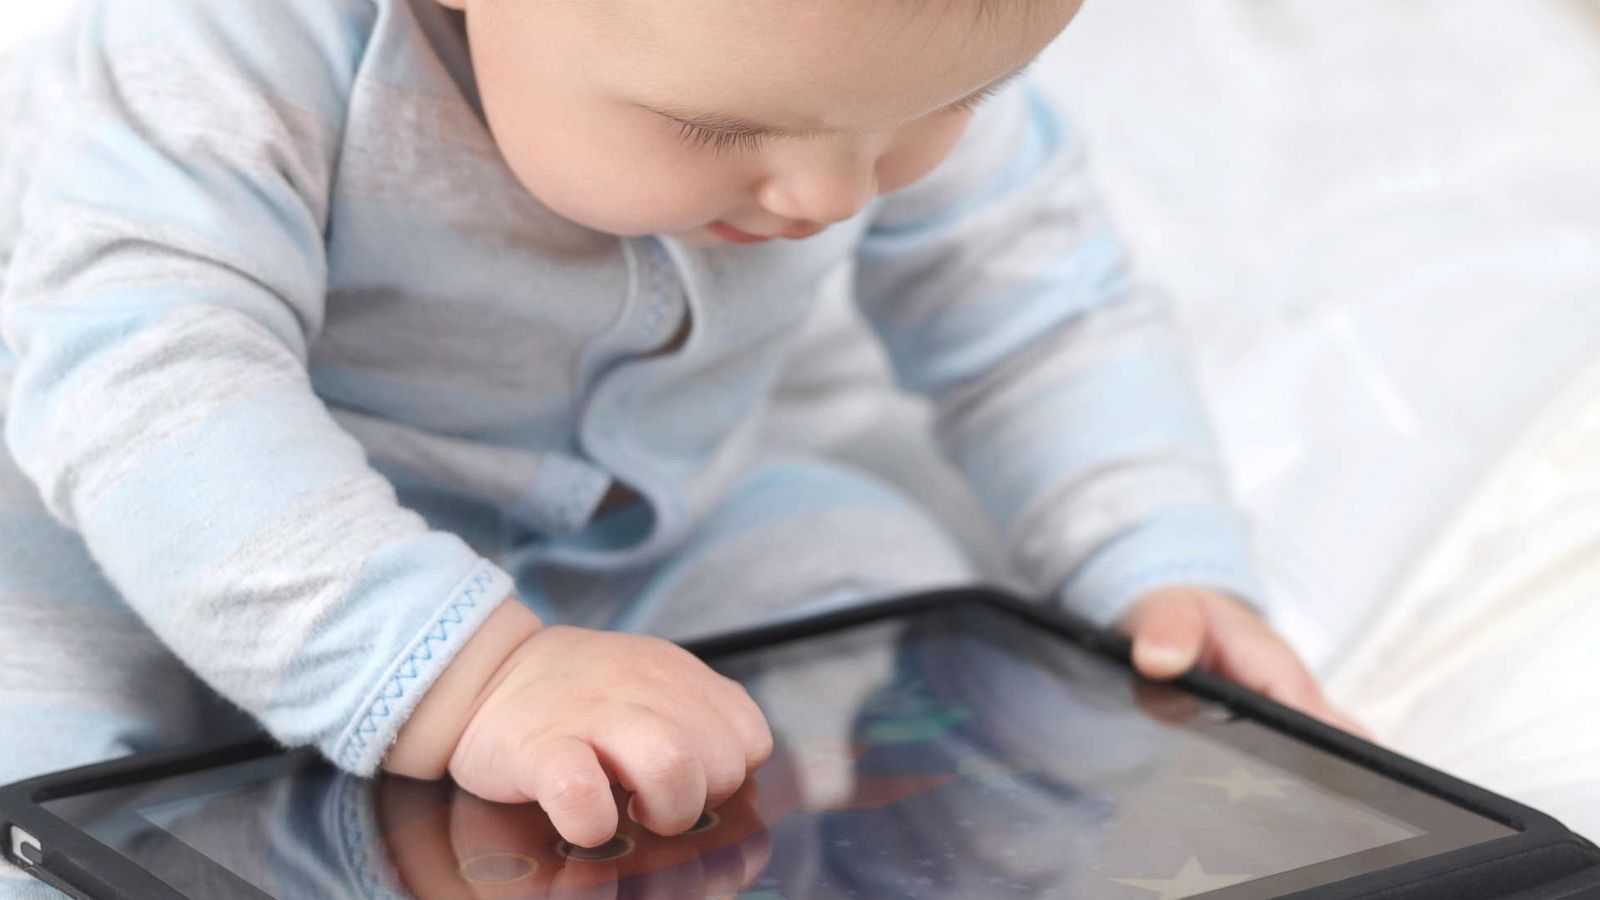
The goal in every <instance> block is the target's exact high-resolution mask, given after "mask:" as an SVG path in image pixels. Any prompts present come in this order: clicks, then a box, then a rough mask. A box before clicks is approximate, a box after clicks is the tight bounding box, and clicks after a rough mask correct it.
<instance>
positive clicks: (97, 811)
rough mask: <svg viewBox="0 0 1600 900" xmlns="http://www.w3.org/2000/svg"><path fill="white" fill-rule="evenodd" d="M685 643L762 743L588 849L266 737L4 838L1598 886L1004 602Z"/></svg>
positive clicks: (555, 891) (899, 880) (584, 884)
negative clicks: (724, 784)
mask: <svg viewBox="0 0 1600 900" xmlns="http://www.w3.org/2000/svg"><path fill="white" fill-rule="evenodd" d="M691 649H694V650H695V651H696V652H698V653H700V654H701V655H702V656H703V657H704V658H705V659H707V660H708V661H709V662H710V663H711V664H712V665H713V666H714V667H715V668H717V669H718V670H720V671H722V672H724V673H726V674H728V675H729V676H731V677H733V678H736V679H738V680H739V681H741V682H743V683H744V684H745V685H746V686H748V687H749V689H750V691H751V693H752V694H753V696H755V698H756V699H757V701H758V702H759V703H760V704H761V706H762V708H763V709H764V710H765V712H766V714H767V716H768V719H769V721H770V723H771V725H772V728H773V733H774V736H775V738H776V749H775V752H774V755H773V759H772V760H771V762H769V763H768V764H767V765H766V766H764V767H763V768H762V769H760V770H759V771H758V772H757V773H756V774H755V775H754V776H753V777H752V779H751V780H750V782H748V783H747V784H746V786H745V788H744V789H742V790H741V791H740V793H739V794H738V795H736V796H735V797H734V798H733V799H731V800H729V801H728V802H727V803H725V804H723V805H722V806H720V807H718V808H717V809H715V810H712V811H710V812H708V813H707V814H706V815H705V816H703V817H702V818H701V820H700V822H698V823H697V824H696V826H695V827H694V828H693V829H691V831H690V832H689V833H687V834H684V835H679V836H675V837H671V838H663V837H659V836H656V835H652V834H650V833H648V832H646V831H644V830H643V829H640V828H638V827H637V826H634V825H632V824H628V823H625V824H624V826H623V827H622V829H621V830H620V832H619V834H618V836H617V837H616V838H615V839H614V840H613V841H612V842H611V843H609V844H607V845H605V846H603V847H600V848H595V849H592V850H586V849H584V848H576V847H572V846H571V845H567V844H565V843H564V842H562V841H561V840H560V839H559V836H558V835H557V834H556V833H555V832H554V831H553V830H552V829H551V828H550V825H549V822H548V820H546V819H545V817H544V816H543V814H542V812H541V811H540V810H539V808H538V806H537V805H534V804H522V805H512V804H494V803H488V802H486V801H482V800H480V799H478V798H476V797H473V796H472V795H470V794H467V793H466V792H464V791H461V790H459V789H458V788H456V787H455V786H454V785H452V784H451V783H450V782H449V781H448V780H445V781H439V782H421V781H414V780H411V779H406V778H400V777H394V776H380V777H378V778H375V779H361V778H356V777H353V776H350V775H348V774H345V773H341V772H339V771H337V770H335V769H333V768H332V767H331V766H329V765H327V764H326V763H325V762H324V761H323V760H322V759H321V758H320V756H318V755H317V754H316V753H315V752H314V751H313V750H311V749H310V748H300V749H298V750H292V751H286V750H283V749H282V748H279V747H278V746H276V745H275V744H274V743H273V742H272V741H271V740H269V739H267V738H265V737H261V738H257V739H254V740H250V741H245V742H235V743H230V744H228V745H226V746H212V747H207V748H201V749H198V750H189V751H179V752H171V753H163V754H155V755H146V756H136V757H129V758H126V759H123V760H117V761H113V762H110V763H103V764H99V765H96V766H89V767H85V768H82V769H78V770H73V771H70V772H65V773H59V774H56V775H51V776H45V777H42V778H36V779H31V780H29V781H27V782H21V783H19V784H17V785H13V786H11V787H9V788H6V789H4V791H0V823H3V824H4V829H5V830H4V833H5V836H6V837H5V842H4V846H5V849H6V851H7V852H8V855H9V857H10V858H11V859H12V860H14V861H15V862H17V863H18V864H20V865H23V866H25V867H27V868H28V869H29V870H30V871H31V872H33V873H34V874H35V875H36V876H38V877H40V878H42V879H44V880H47V881H49V882H50V883H52V884H54V885H56V886H57V887H58V888H61V889H62V890H64V891H66V892H67V893H69V894H70V895H72V896H75V897H87V898H92V900H135V898H136V900H158V898H159V900H178V898H193V900H240V898H247V900H264V898H271V900H300V898H325V900H340V898H407V900H442V898H451V900H456V898H480V897H482V898H488V897H495V898H501V897H505V898H510V897H517V898H524V897H525V898H540V897H569V898H579V897H581V898H593V897H604V898H608V900H610V898H622V897H650V898H655V897H664V898H689V897H711V896H716V897H728V896H735V895H737V896H739V897H743V898H748V900H798V898H933V900H943V898H951V900H954V898H985V900H988V898H1011V897H1018V898H1020V897H1030V898H1034V897H1040V898H1074V900H1177V898H1185V897H1204V898H1208V900H1254V898H1271V897H1285V896H1292V897H1306V898H1346V897H1363V896H1376V895H1378V894H1380V893H1381V895H1382V896H1383V897H1385V898H1396V900H1398V898H1433V897H1438V898H1446V897H1448V898H1470V897H1510V896H1516V895H1519V892H1522V893H1521V894H1520V896H1522V897H1528V898H1533V897H1538V898H1546V897H1557V896H1560V897H1567V896H1580V893H1578V891H1581V890H1583V887H1582V886H1583V884H1585V883H1587V884H1590V885H1593V884H1596V883H1600V880H1596V879H1591V880H1589V881H1588V882H1584V879H1586V878H1589V877H1590V876H1591V875H1592V874H1594V873H1596V872H1600V868H1597V866H1600V851H1597V849H1596V848H1595V846H1594V845H1593V844H1591V843H1590V842H1589V841H1587V840H1585V839H1584V838H1582V837H1580V836H1578V835H1575V834H1573V833H1571V832H1569V831H1568V830H1566V829H1565V828H1563V827H1562V826H1561V825H1560V824H1559V823H1558V822H1556V821H1555V820H1553V819H1551V818H1550V817H1548V816H1545V815H1543V814H1541V813H1539V812H1537V811H1535V810H1532V809H1529V808H1527V807H1525V806H1521V805H1518V804H1516V803H1513V802H1511V801H1509V800H1507V799H1505V798H1501V797H1498V796H1495V795H1493V794H1490V793H1489V792H1487V791H1484V790H1482V789H1480V788H1477V787H1474V786H1472V785H1469V784H1466V783H1463V782H1461V781H1459V780H1456V779H1454V778H1451V777H1449V776H1447V775H1445V774H1443V773H1440V772H1437V771H1434V770H1431V769H1428V768H1426V767H1424V766H1422V765H1420V764H1418V763H1416V762H1414V761H1411V760H1407V759H1404V758H1402V757H1400V756H1397V755H1395V754H1393V753H1390V752H1388V751H1385V750H1382V749H1380V748H1378V747H1375V746H1372V745H1370V744H1367V743H1365V742H1363V741H1361V740H1359V739H1356V738H1354V737H1351V736H1349V735H1346V734H1344V733H1342V732H1339V731H1336V730H1333V729H1331V728H1328V727H1326V726H1324V725H1322V724H1320V723H1318V722H1316V721H1314V720H1312V719H1310V718H1308V717H1305V716H1303V715H1300V714H1298V713H1295V712H1293V711H1291V710H1289V709H1287V708H1285V707H1282V706H1280V705H1278V704H1276V703H1274V702H1272V701H1270V700H1268V699H1266V698H1264V697H1261V696H1259V695H1256V694H1253V693H1251V692H1249V691H1246V690H1243V689H1242V688H1239V687H1237V686H1235V685H1233V684H1231V683H1229V682H1226V681H1224V680H1222V679H1219V678H1216V677H1213V676H1210V675H1207V674H1205V673H1190V674H1189V675H1186V676H1185V677H1184V678H1182V679H1180V680H1178V681H1176V682H1169V683H1155V682H1150V681H1145V680H1143V679H1140V678H1138V677H1136V676H1135V675H1134V674H1133V672H1132V670H1131V668H1130V666H1129V662H1128V649H1129V648H1128V643H1127V641H1126V639H1124V638H1122V637H1120V636H1118V635H1114V634H1111V633H1108V632H1105V631H1101V630H1098V629H1095V628H1093V627H1090V626H1089V625H1087V624H1086V623H1084V622H1082V621H1079V620H1076V619H1074V618H1072V617H1070V616H1067V615H1064V614H1062V613H1059V612H1055V611H1051V610H1049V609H1047V608H1045V607H1043V606H1040V605H1036V604H1031V603H1028V602H1025V601H1021V600H1018V599H1015V598H1012V597H1010V596H1007V595H1005V594H1002V593H1000V592H997V591H991V590H961V591H948V592H941V593H937V594H928V595H919V596H916V597H909V598H900V599H897V600H893V601H889V602H885V603H880V604H876V605H873V606H870V607H866V608H861V609H853V610H849V611H845V612H840V613H834V614H831V615H827V616H823V617H819V618H814V619H807V620H803V621H797V622H791V623H788V624H782V625H777V626H772V627H768V628H765V629H760V630H757V631H752V632H746V633H743V634H739V635H733V636H729V637H725V638H720V639H714V640H711V641H707V642H702V643H700V644H698V645H695V646H694V647H692V648H691ZM625 799H626V798H625V797H622V796H620V794H619V797H618V802H619V804H620V803H622V802H623V801H625ZM624 819H625V817H624ZM1560 883H1566V884H1568V885H1577V886H1578V887H1577V888H1576V889H1575V890H1574V891H1570V892H1567V893H1555V892H1552V890H1553V889H1550V888H1548V886H1549V885H1552V884H1560ZM1541 885H1544V886H1546V887H1544V888H1541V887H1540V886H1541ZM1541 891H1542V892H1541Z"/></svg>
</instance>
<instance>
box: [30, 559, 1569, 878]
mask: <svg viewBox="0 0 1600 900" xmlns="http://www.w3.org/2000/svg"><path fill="white" fill-rule="evenodd" d="M973 602H976V603H986V604H991V605H995V606H999V607H1001V608H1003V609H1006V610H1009V611H1011V612H1013V613H1015V614H1017V615H1019V616H1021V617H1022V618H1024V619H1027V620H1029V621H1031V622H1034V623H1036V624H1038V625H1040V626H1042V627H1044V628H1046V629H1048V630H1050V631H1052V632H1055V633H1057V634H1059V635H1061V636H1063V637H1064V638H1066V639H1068V640H1071V641H1073V642H1075V643H1078V644H1079V645H1081V646H1083V647H1084V648H1085V649H1088V650H1090V651H1092V652H1097V653H1101V654H1104V655H1107V656H1110V657H1112V658H1115V659H1117V660H1118V661H1120V662H1121V663H1123V664H1124V665H1130V651H1131V647H1130V644H1129V642H1128V639H1127V638H1125V637H1123V636H1121V635H1119V634H1115V633H1112V632H1108V631H1105V630H1103V629H1099V628H1096V627H1094V626H1092V625H1090V624H1088V623H1087V622H1085V621H1083V620H1081V619H1079V618H1077V617H1074V616H1072V615H1070V614H1067V613H1064V612H1061V611H1059V610H1055V609H1053V608H1047V607H1045V606H1043V605H1042V604H1036V603H1028V602H1026V601H1022V600H1018V599H1016V598H1015V597H1012V596H1010V595H1008V594H1005V593H1002V592H1000V591H997V590H991V589H985V588H963V589H957V590H950V591H939V592H934V593H928V594H918V595H914V596H908V597H901V598H896V599H892V600H888V601H883V602H880V603H875V604H871V605H867V606H862V607H858V608H854V609H848V610H843V611H839V612H834V613H830V614H826V615H822V616H817V617H814V618H809V619H805V620H802V621H797V622H793V623H787V624H782V625H776V626H769V627H765V628H757V629H753V630H750V631H745V632H740V633H738V634H732V635H727V636H724V637H718V638H712V639H710V640H705V641H700V642H697V643H694V644H691V645H689V649H691V650H693V651H694V652H695V653H697V654H698V655H700V656H702V657H706V658H708V659H709V658H714V657H717V656H720V655H722V654H726V653H734V652H740V651H744V650H750V649H755V648H759V647H762V646H765V645H768V644H774V643H779V642H785V641H790V640H797V639H800V638H804V637H811V636H814V635H818V634H821V633H824V632H828V631H833V630H836V629H839V628H846V627H849V626H852V625H858V624H863V623H866V622H871V621H874V620H877V619H882V618H887V617H891V616H897V615H903V614H906V613H912V612H918V611H923V610H927V609H931V608H935V607H939V606H944V605H949V604H955V603H973ZM1175 683H1176V684H1178V685H1180V686H1182V687H1185V688H1187V689H1189V690H1190V691H1192V692H1193V693H1195V694H1197V695H1200V696H1202V697H1205V698H1208V699H1211V700H1215V701H1219V702H1222V703H1225V704H1227V705H1228V706H1230V707H1232V708H1233V709H1234V710H1235V711H1237V712H1239V713H1242V714H1244V715H1247V716H1249V717H1250V718H1253V719H1256V720H1258V721H1261V722H1264V723H1267V724H1270V725H1272V726H1274V727H1275V728H1277V729H1278V730H1280V731H1282V732H1284V733H1286V734H1289V735H1291V736H1293V737H1296V738H1298V739H1300V740H1302V741H1305V742H1306V743H1309V744H1312V745H1314V746H1316V747H1319V748H1321V749H1323V750H1326V751H1328V752H1330V753H1332V754H1334V755H1336V756H1339V757H1342V758H1344V759H1347V760H1350V761H1352V762H1354V763H1356V764H1358V765H1362V766H1364V767H1366V768H1368V769H1371V770H1372V771H1375V772H1378V773H1380V774H1382V775H1384V776H1387V777H1388V778H1391V779H1393V780H1395V781H1399V782H1402V783H1404V784H1407V785H1409V786H1411V787H1414V788H1416V789H1418V790H1421V791H1424V792H1426V793H1429V794H1433V795H1434V796H1437V797H1440V798H1443V799H1445V800H1448V801H1450V802H1452V803H1455V804H1457V805H1459V806H1462V807H1465V808H1467V809H1469V810H1472V811H1473V812H1476V813H1478V814H1480V815H1483V816H1486V817H1488V818H1489V819H1492V820H1494V821H1497V822H1500V823H1501V824H1504V825H1507V826H1509V827H1511V828H1514V829H1516V830H1517V831H1518V832H1519V833H1518V834H1515V835H1511V836H1508V837H1504V838H1499V839H1496V840H1493V841H1489V842H1487V843H1484V844H1480V845H1478V846H1473V847H1466V848H1462V849H1459V850H1454V851H1451V852H1448V853H1442V854H1439V855H1436V856H1432V857H1428V858H1426V859H1421V860H1415V861H1413V862H1409V863H1404V864H1401V865H1399V866H1395V867H1393V868H1390V869H1387V870H1385V871H1383V872H1379V873H1374V874H1370V875H1363V876H1359V877H1356V878H1352V879H1348V880H1346V881H1342V882H1339V883H1337V884H1332V885H1325V886H1323V887H1318V888H1312V889H1309V890H1305V891H1298V892H1296V893H1294V894H1291V895H1288V896H1289V897H1291V898H1293V900H1354V898H1374V900H1377V898H1381V900H1578V898H1584V900H1589V898H1595V900H1600V848H1597V847H1596V846H1595V845H1594V844H1593V843H1591V842H1590V841H1588V840H1586V839H1585V838H1583V837H1582V836H1580V835H1577V834H1575V833H1573V832H1571V831H1569V830H1568V829H1567V828H1565V827H1564V826H1562V825H1561V823H1559V822H1557V821H1556V820H1555V819H1553V818H1551V817H1550V816H1547V815H1545V814H1544V813H1541V812H1539V811H1537V810H1534V809H1531V808H1529V807H1526V806H1523V805H1521V804H1518V803H1515V802H1513V801H1511V800H1509V799H1506V798H1504V797H1501V796H1498V795H1496V794H1493V793H1490V792H1489V791H1486V790H1484V789H1483V788H1480V787H1477V786H1475V785H1472V784H1469V783H1467V782H1464V781H1461V780H1460V779H1457V778H1454V777H1452V776H1450V775H1447V774H1445V773H1443V772H1440V771H1437V770H1435V769H1431V768H1429V767H1427V766H1424V765H1422V764H1421V763H1419V762H1416V761H1415V760H1411V759H1407V758H1405V757H1403V756H1400V755H1398V754H1396V753H1393V752H1391V751H1388V750H1385V749H1383V748H1381V747H1378V746H1375V745H1372V744H1369V743H1367V742H1365V741H1362V740H1360V739H1358V738H1356V737H1353V736H1351V735H1348V734H1345V733H1344V732H1342V731H1338V730H1337V729H1334V728H1331V727H1329V726H1327V725H1325V724H1323V723H1322V722H1319V721H1317V720H1316V719H1313V718H1311V717H1309V716H1306V715H1303V714H1301V713H1299V712H1296V711H1295V710H1292V709H1289V708H1288V707H1285V706H1283V705H1281V704H1279V703H1277V702H1275V701H1273V700H1271V699H1269V698H1267V697H1264V696H1262V695H1260V694H1256V693H1254V692H1252V691H1249V690H1247V689H1245V688H1243V687H1240V686H1239V685H1236V684H1234V683H1232V682H1229V681H1227V680H1225V679H1222V678H1220V677H1217V676H1215V675H1211V674H1209V673H1206V672H1198V671H1194V672H1190V673H1188V674H1186V675H1184V676H1183V677H1182V678H1180V679H1178V680H1177V681H1176V682H1175ZM282 749H283V748H282V747H280V746H279V745H278V744H277V743H276V742H274V741H273V740H272V739H271V738H269V737H267V736H265V735H263V736H260V737H256V738H252V739H248V740H245V741H239V740H238V739H237V738H235V739H232V740H229V741H225V742H219V743H217V744H212V745H207V746H201V747H198V748H197V747H184V748H178V749H174V750H171V751H166V752H160V753H147V754H139V755H135V756H129V757H124V758H122V759H117V760H112V761H109V762H104V763H97V764H94V765H89V766H82V767H79V768H76V769H71V770H68V771H64V772H57V773H52V774H48V775H42V776H39V777H37V778H31V779H28V780H25V781H20V782H17V783H15V784H11V785H7V786H5V787H3V788H0V851H3V852H4V853H5V854H6V857H7V859H9V860H11V861H12V862H13V863H15V864H17V865H19V866H23V867H24V868H27V869H28V870H29V871H31V872H33V873H34V874H35V875H36V876H37V877H39V878H40V879H41V880H44V881H46V882H48V883H50V884H51V885H53V886H55V887H56V888H58V889H60V890H62V891H63V892H65V893H67V894H68V895H69V896H72V897H74V898H84V900H188V898H186V897H185V896H184V894H182V893H181V892H179V891H178V890H176V889H174V888H173V887H172V886H170V885H168V884H167V883H165V882H163V881H161V880H160V879H158V878H156V877H155V876H154V875H152V874H150V873H149V872H147V871H145V870H144V869H142V868H140V867H139V866H137V865H136V864H135V863H133V862H132V861H131V860H129V859H127V858H126V857H123V856H122V855H121V854H119V853H117V852H115V851H113V850H112V849H110V848H109V847H106V846H105V845H104V844H101V843H100V842H99V841H97V840H95V839H94V838H92V837H90V836H89V835H87V834H85V833H83V832H82V831H79V830H78V829H77V828H76V827H75V826H73V825H71V824H69V823H67V822H65V821H63V820H61V819H60V818H58V817H57V816H55V815H54V814H53V813H51V812H49V811H48V810H46V809H45V808H43V807H42V806H41V805H40V804H42V803H45V802H47V801H49V800H52V799H57V798H61V797H67V796H74V795H78V794H85V793H90V792H93V791H98V790H105V789H109V788H116V787H122V786H126V785H130V784H135V783H138V782H143V781H148V780H152V779H155V778H162V777H166V776H170V775H176V774H181V773H184V772H189V771H194V770H196V769H204V768H210V767H214V766H221V765H227V764H231V763H235V762H240V761H243V760H247V759H251V758H254V757H258V756H263V755H266V754H269V753H277V752H282ZM293 752H299V753H305V752H312V751H311V750H310V748H301V749H299V750H296V751H293ZM13 825H15V826H18V827H20V828H22V829H23V830H24V831H26V832H27V833H28V834H29V835H31V836H32V837H33V838H35V839H36V840H37V841H38V842H39V844H40V845H41V846H42V847H43V852H42V853H36V852H35V851H33V850H32V849H31V848H28V847H24V848H23V856H22V857H21V858H18V857H17V856H15V855H14V854H13V853H12V847H13V837H12V835H13V831H12V826H13ZM34 856H37V857H38V858H37V859H35V858H32V857H34ZM223 877H224V878H226V875H225V874H223ZM236 887H237V892H236V895H237V896H239V897H241V898H244V897H251V898H260V897H264V895H262V894H261V893H260V892H259V891H257V890H256V889H254V888H252V887H250V886H249V885H247V884H245V883H244V882H243V881H238V883H237V885H236ZM230 893H234V892H233V891H231V890H230ZM280 900H294V898H280Z"/></svg>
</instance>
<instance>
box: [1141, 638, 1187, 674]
mask: <svg viewBox="0 0 1600 900" xmlns="http://www.w3.org/2000/svg"><path fill="white" fill-rule="evenodd" d="M1135 655H1136V656H1138V657H1139V659H1138V660H1137V662H1138V663H1139V665H1140V668H1143V669H1155V670H1157V671H1160V672H1171V671H1179V672H1184V671H1188V669H1189V667H1190V666H1192V665H1193V664H1194V657H1193V656H1191V655H1190V654H1189V653H1188V652H1187V651H1185V650H1180V649H1179V648H1177V647H1170V646H1167V645H1166V644H1141V645H1140V646H1139V647H1138V648H1137V652H1136V653H1135Z"/></svg>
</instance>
